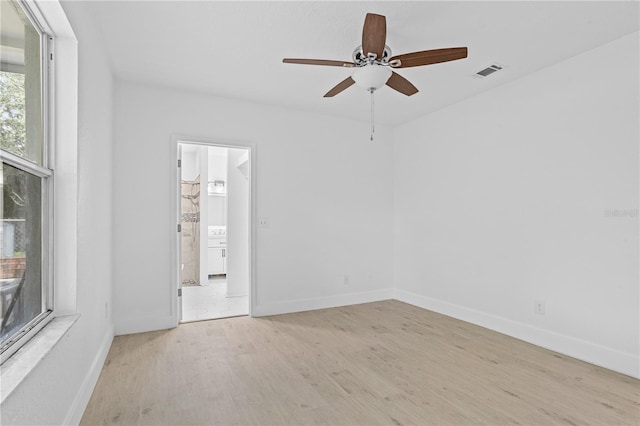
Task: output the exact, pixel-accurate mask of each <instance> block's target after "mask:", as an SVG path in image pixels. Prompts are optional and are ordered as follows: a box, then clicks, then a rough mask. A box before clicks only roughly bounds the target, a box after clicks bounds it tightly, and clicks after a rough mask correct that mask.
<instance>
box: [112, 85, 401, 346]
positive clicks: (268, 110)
mask: <svg viewBox="0 0 640 426" xmlns="http://www.w3.org/2000/svg"><path fill="white" fill-rule="evenodd" d="M115 106H116V113H115V138H114V143H115V157H114V165H115V169H114V171H115V173H114V177H115V180H114V194H115V198H114V200H113V201H114V202H113V205H114V225H115V226H114V282H115V286H116V300H115V309H116V311H115V312H116V315H115V318H116V332H117V333H118V334H124V333H131V332H138V331H146V330H151V329H159V328H166V327H171V326H172V325H173V324H174V323H175V313H174V311H173V310H172V307H173V306H174V300H172V297H171V286H172V283H171V278H170V275H171V274H170V265H171V255H170V253H171V238H172V232H173V231H174V229H175V224H172V223H171V221H170V205H171V204H170V203H171V200H170V194H171V190H170V188H171V186H172V184H173V182H172V181H171V168H172V167H173V164H171V162H170V140H171V136H172V135H174V134H177V135H183V136H192V137H200V138H209V139H214V140H219V141H221V142H225V141H228V140H231V141H233V140H240V141H246V142H249V143H253V144H255V146H256V151H255V154H256V158H257V163H256V166H257V188H256V190H257V198H256V203H257V214H258V216H264V217H268V218H269V220H270V226H269V228H266V229H262V228H261V229H259V230H258V231H257V247H256V250H257V253H256V262H257V263H256V269H257V277H256V280H257V284H256V285H257V295H256V296H257V297H254V298H253V300H252V302H253V303H254V304H256V306H254V308H255V309H254V311H253V313H254V314H257V315H260V314H266V313H275V312H284V311H292V310H299V309H306V308H310V307H322V306H330V305H337V304H347V303H351V302H355V301H364V300H371V299H380V298H386V297H389V296H391V293H390V292H389V291H388V290H387V289H388V288H390V287H391V268H392V264H391V223H392V209H391V190H392V185H391V164H390V163H391V155H392V146H391V143H390V142H391V132H390V130H389V129H388V128H385V127H384V126H378V128H377V138H376V141H375V142H373V143H372V142H370V141H369V140H368V134H369V133H368V127H369V125H368V123H361V122H354V121H350V120H346V119H340V118H334V117H328V116H322V115H315V114H309V113H303V112H299V111H295V110H289V109H281V108H276V107H267V106H261V105H256V104H251V103H246V102H239V101H233V100H228V99H220V98H215V97H212V96H207V95H202V94H197V93H185V92H181V91H177V90H176V91H174V90H169V89H163V88H156V87H147V86H144V85H140V84H136V83H129V82H117V83H116V97H115ZM363 108H367V106H365V105H363ZM183 139H184V140H189V138H188V137H185V138H183ZM141 190H144V194H145V196H144V197H142V198H141V197H140V191H141ZM345 274H349V275H350V278H351V279H350V283H349V284H348V285H345V284H344V283H343V279H342V277H343V276H344V275H345ZM383 289H384V291H378V290H383ZM353 293H356V295H353ZM383 293H384V294H383Z"/></svg>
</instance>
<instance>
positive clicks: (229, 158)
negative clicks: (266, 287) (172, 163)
mask: <svg viewBox="0 0 640 426" xmlns="http://www.w3.org/2000/svg"><path fill="white" fill-rule="evenodd" d="M250 154H251V153H250V149H249V148H240V147H229V146H219V145H206V144H201V143H189V142H179V143H178V156H179V160H180V161H179V164H180V168H179V191H178V193H179V194H178V196H179V203H178V205H179V209H180V212H179V216H180V218H179V220H180V228H181V229H180V233H179V236H178V239H179V247H180V248H179V257H180V262H179V281H180V282H179V285H178V288H179V291H178V294H179V295H181V297H179V300H180V303H181V309H179V311H181V318H180V322H191V321H202V320H209V319H216V318H227V317H233V316H240V315H247V314H248V313H249V293H250V246H249V244H250V240H251V239H250V235H249V232H250V217H251V214H250V211H251V209H250V198H251V197H250V182H251V179H250V173H251V163H250V162H251V155H250Z"/></svg>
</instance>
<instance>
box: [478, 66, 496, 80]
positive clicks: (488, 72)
mask: <svg viewBox="0 0 640 426" xmlns="http://www.w3.org/2000/svg"><path fill="white" fill-rule="evenodd" d="M501 69H502V67H501V66H500V65H496V64H493V65H490V66H488V67H487V68H485V69H483V70H482V71H478V72H477V73H476V75H479V76H480V77H487V76H489V75H491V74H493V73H494V72H496V71H500V70H501Z"/></svg>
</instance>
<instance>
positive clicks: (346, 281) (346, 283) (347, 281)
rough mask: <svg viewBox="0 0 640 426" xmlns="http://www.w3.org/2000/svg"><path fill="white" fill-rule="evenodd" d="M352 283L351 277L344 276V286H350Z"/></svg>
mask: <svg viewBox="0 0 640 426" xmlns="http://www.w3.org/2000/svg"><path fill="white" fill-rule="evenodd" d="M350 281H351V278H350V277H349V275H345V276H344V285H349V282H350Z"/></svg>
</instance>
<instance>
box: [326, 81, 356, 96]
mask: <svg viewBox="0 0 640 426" xmlns="http://www.w3.org/2000/svg"><path fill="white" fill-rule="evenodd" d="M353 84H355V81H354V80H353V79H352V78H351V77H347V78H345V79H344V80H342V81H341V82H340V83H338V84H337V85H336V86H335V87H334V88H333V89H331V90H329V91H328V92H327V93H326V94H325V95H324V97H325V98H331V97H333V96H335V95H337V94H338V93H340V92H342V91H343V90H344V89H346V88H348V87H351V86H352V85H353Z"/></svg>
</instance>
